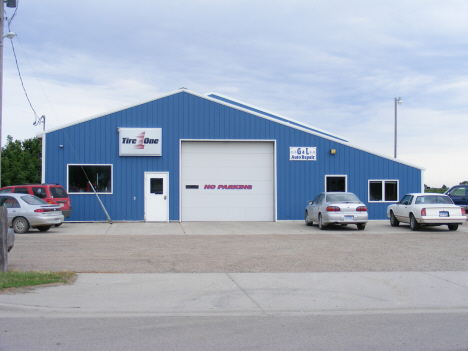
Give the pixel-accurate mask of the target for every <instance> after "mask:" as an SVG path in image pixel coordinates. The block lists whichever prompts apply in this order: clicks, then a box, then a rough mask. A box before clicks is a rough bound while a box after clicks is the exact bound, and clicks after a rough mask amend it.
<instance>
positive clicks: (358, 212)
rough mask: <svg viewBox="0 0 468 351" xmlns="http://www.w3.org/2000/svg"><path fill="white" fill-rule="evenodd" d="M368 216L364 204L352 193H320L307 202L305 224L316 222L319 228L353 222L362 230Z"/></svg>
mask: <svg viewBox="0 0 468 351" xmlns="http://www.w3.org/2000/svg"><path fill="white" fill-rule="evenodd" d="M368 218H369V215H368V213H367V207H366V205H365V204H364V203H363V202H361V200H359V198H358V197H357V196H356V195H354V194H353V193H344V192H329V193H320V194H318V195H317V196H316V197H315V199H314V200H313V201H309V202H308V205H307V207H306V210H305V222H306V224H307V225H312V224H313V222H316V223H318V225H319V228H320V229H321V230H324V229H326V227H327V226H328V225H331V224H341V225H347V224H355V225H357V228H358V229H359V230H364V228H365V227H366V223H367V220H368Z"/></svg>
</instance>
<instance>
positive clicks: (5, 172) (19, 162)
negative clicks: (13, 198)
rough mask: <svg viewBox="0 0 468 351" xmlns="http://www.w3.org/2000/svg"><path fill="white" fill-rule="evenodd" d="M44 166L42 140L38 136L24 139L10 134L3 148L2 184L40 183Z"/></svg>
mask: <svg viewBox="0 0 468 351" xmlns="http://www.w3.org/2000/svg"><path fill="white" fill-rule="evenodd" d="M41 166H42V141H41V139H38V138H32V139H27V140H24V141H20V140H15V141H13V137H12V136H11V135H8V137H7V143H6V145H5V146H4V147H3V148H2V179H1V180H2V184H1V186H8V185H16V184H26V183H36V184H37V183H40V182H41Z"/></svg>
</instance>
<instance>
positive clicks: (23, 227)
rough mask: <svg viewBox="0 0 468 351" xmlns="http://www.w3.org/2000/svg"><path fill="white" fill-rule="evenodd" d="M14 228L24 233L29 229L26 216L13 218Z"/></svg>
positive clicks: (19, 232)
mask: <svg viewBox="0 0 468 351" xmlns="http://www.w3.org/2000/svg"><path fill="white" fill-rule="evenodd" d="M13 230H14V231H15V233H18V234H23V233H26V232H27V231H28V230H29V222H28V220H27V219H26V218H24V217H17V218H15V219H14V220H13Z"/></svg>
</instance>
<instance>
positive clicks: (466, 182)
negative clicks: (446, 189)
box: [460, 180, 468, 185]
mask: <svg viewBox="0 0 468 351" xmlns="http://www.w3.org/2000/svg"><path fill="white" fill-rule="evenodd" d="M460 185H468V180H465V181H464V182H460Z"/></svg>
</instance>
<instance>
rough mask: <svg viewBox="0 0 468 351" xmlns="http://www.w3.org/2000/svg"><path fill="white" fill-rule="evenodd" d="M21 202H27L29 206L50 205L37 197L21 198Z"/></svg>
mask: <svg viewBox="0 0 468 351" xmlns="http://www.w3.org/2000/svg"><path fill="white" fill-rule="evenodd" d="M21 200H23V201H24V202H26V203H27V204H28V205H48V203H47V202H45V201H44V200H41V199H39V198H38V197H37V196H33V195H24V196H21Z"/></svg>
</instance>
